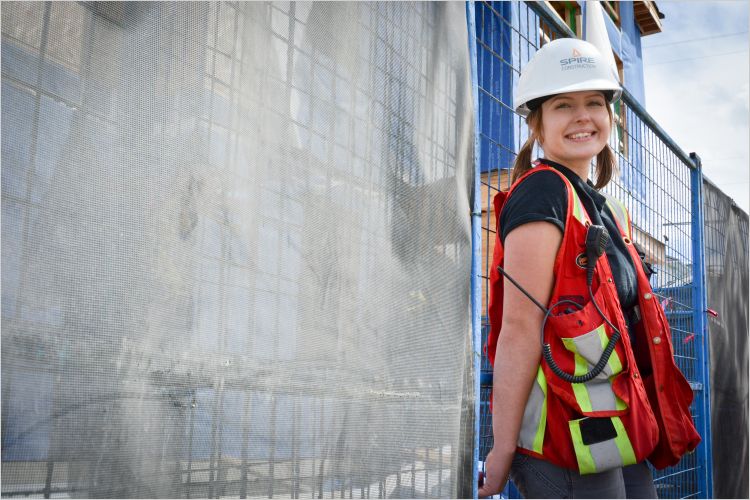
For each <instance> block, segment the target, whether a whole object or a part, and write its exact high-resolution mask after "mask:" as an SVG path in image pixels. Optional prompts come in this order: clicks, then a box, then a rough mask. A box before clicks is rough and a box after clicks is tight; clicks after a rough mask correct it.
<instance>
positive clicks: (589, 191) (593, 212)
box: [500, 159, 638, 310]
mask: <svg viewBox="0 0 750 500" xmlns="http://www.w3.org/2000/svg"><path fill="white" fill-rule="evenodd" d="M541 162H542V163H544V164H545V165H549V166H550V167H553V168H554V169H556V170H558V171H559V172H561V173H562V174H563V175H565V177H567V178H568V179H569V180H570V182H571V183H572V184H573V187H574V188H575V190H576V192H577V193H578V197H579V198H580V199H581V203H583V206H584V207H585V208H586V212H587V213H588V214H589V217H591V219H592V222H593V223H594V224H602V225H603V226H604V227H605V228H607V231H609V235H610V237H611V238H610V241H609V244H608V245H607V249H606V253H607V258H608V260H609V266H610V268H611V269H612V276H613V278H614V280H615V286H616V287H617V295H618V296H619V298H620V304H621V305H622V308H623V309H624V310H628V309H630V308H631V307H633V306H635V305H636V304H637V303H638V285H637V281H636V274H635V267H634V265H633V261H632V259H631V258H630V254H629V253H628V249H627V247H626V246H625V242H624V241H623V240H622V236H621V235H620V231H619V230H618V229H617V224H616V223H615V217H614V216H613V215H612V213H611V212H610V210H609V207H607V206H606V201H607V199H606V197H605V196H604V195H602V194H601V193H599V192H598V191H597V190H596V189H594V186H593V184H592V183H591V181H587V182H584V181H583V179H581V178H580V177H579V176H578V175H577V174H576V173H575V172H573V171H572V170H570V169H568V168H566V167H564V166H563V165H560V164H559V163H555V162H553V161H550V160H544V159H543V160H541ZM567 210H568V190H567V189H566V187H565V183H564V182H563V180H562V179H560V177H559V176H558V175H557V174H555V173H553V172H539V173H536V174H533V175H530V176H529V177H527V178H526V179H524V180H523V182H521V183H520V184H519V185H518V186H517V187H516V188H515V190H514V191H513V193H512V194H511V196H510V197H509V198H508V200H507V201H506V203H505V206H504V207H503V210H502V212H500V230H501V231H500V241H501V242H502V243H503V244H505V237H506V236H507V235H508V233H510V232H511V231H512V230H513V229H515V228H517V227H518V226H520V225H522V224H526V223H529V222H538V221H544V222H550V223H552V224H554V225H555V226H557V227H558V228H560V231H565V218H566V214H567Z"/></svg>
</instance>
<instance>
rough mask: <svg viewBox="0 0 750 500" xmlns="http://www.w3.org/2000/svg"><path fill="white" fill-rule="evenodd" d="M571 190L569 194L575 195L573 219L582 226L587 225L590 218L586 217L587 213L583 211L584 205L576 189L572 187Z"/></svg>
mask: <svg viewBox="0 0 750 500" xmlns="http://www.w3.org/2000/svg"><path fill="white" fill-rule="evenodd" d="M570 188H571V189H570V191H568V192H569V193H573V217H575V218H576V219H578V222H580V223H581V224H586V221H587V220H588V218H587V217H586V211H585V210H584V209H583V203H581V199H580V198H579V197H578V193H576V190H575V188H574V187H573V186H572V185H571V186H570Z"/></svg>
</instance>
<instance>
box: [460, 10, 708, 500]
mask: <svg viewBox="0 0 750 500" xmlns="http://www.w3.org/2000/svg"><path fill="white" fill-rule="evenodd" d="M475 8H476V11H475V15H476V19H475V22H476V47H477V72H478V81H477V85H478V87H479V88H478V92H479V96H480V97H479V105H478V108H479V122H480V123H479V130H478V134H479V141H480V155H481V157H480V158H481V168H480V170H481V176H482V178H481V182H482V206H483V213H482V240H483V248H482V251H483V254H482V266H483V271H482V278H483V286H482V303H483V311H484V313H483V314H484V316H483V325H482V326H483V329H482V331H483V343H484V341H486V336H487V333H488V331H489V328H488V325H487V324H486V323H487V314H486V311H487V304H488V302H489V287H488V286H487V284H488V278H489V274H490V268H489V266H490V264H491V259H492V255H493V249H494V241H495V237H496V235H495V233H496V228H495V213H494V209H493V204H492V199H493V198H494V196H495V194H497V193H498V192H499V191H501V190H507V189H508V188H509V187H510V175H509V173H510V168H511V166H512V163H513V160H514V158H515V152H516V151H518V150H519V149H520V147H521V145H522V144H523V143H524V142H525V141H526V139H527V137H528V131H527V128H526V125H525V123H524V122H523V120H522V119H521V118H520V117H519V116H517V115H515V113H514V112H513V109H512V88H513V86H514V85H515V83H516V82H517V80H518V76H519V74H520V69H521V68H522V67H523V66H524V65H525V64H526V62H528V61H529V59H530V58H531V57H532V56H533V54H534V53H535V52H536V50H537V49H538V48H539V47H541V45H542V44H543V43H545V42H546V41H548V40H552V39H555V38H559V37H563V36H572V33H571V31H570V28H569V27H568V26H566V25H565V23H564V22H563V21H562V19H560V18H559V17H556V15H555V14H554V13H553V12H552V11H551V10H550V9H549V7H547V6H545V5H543V4H540V3H537V2H528V3H526V2H478V3H477V4H476V7H475ZM614 111H615V126H614V127H613V130H612V135H611V137H610V146H611V147H612V149H613V150H614V151H615V153H616V156H617V163H618V167H619V176H616V178H615V179H614V180H613V182H611V183H610V184H609V185H608V186H607V188H606V189H605V191H606V192H608V193H609V194H611V195H613V196H614V197H616V198H618V199H619V200H621V201H622V202H623V203H624V204H625V205H626V207H627V208H628V210H629V212H630V215H631V219H632V223H633V232H634V240H635V242H636V243H637V244H638V245H639V246H640V247H641V248H642V249H643V250H644V251H645V254H646V257H645V260H646V261H647V262H648V263H650V264H651V265H652V266H653V268H654V270H655V271H656V274H655V275H654V276H653V277H652V278H651V284H652V287H653V288H654V291H655V293H656V294H657V295H658V298H659V300H660V301H661V303H662V306H663V307H664V309H665V311H666V313H667V317H668V320H669V322H670V326H671V331H672V341H673V344H674V349H675V359H676V361H677V365H678V366H679V368H680V369H681V370H682V372H683V373H684V374H685V376H686V378H687V379H688V380H689V381H690V382H691V386H692V387H693V389H694V394H695V399H694V402H693V405H692V406H691V413H692V415H693V418H694V420H695V424H696V427H697V428H698V429H699V432H700V433H701V435H702V437H703V439H704V442H703V443H702V444H701V445H700V447H699V448H698V449H697V450H696V452H694V453H692V454H688V455H686V456H685V457H684V458H683V459H682V461H681V462H680V463H679V464H677V465H676V466H674V467H670V468H667V469H665V470H662V471H654V480H655V484H656V488H657V492H658V494H659V496H660V497H661V498H684V497H705V496H710V494H711V486H710V474H711V466H710V456H709V455H708V454H707V452H706V450H707V449H709V450H710V446H709V447H708V448H706V442H707V441H708V440H709V438H710V417H709V414H708V398H707V391H708V372H707V368H706V367H707V355H708V351H707V338H706V335H705V325H706V319H705V309H706V308H705V306H704V300H705V287H704V286H703V284H702V283H703V276H702V272H703V271H702V266H703V263H702V259H703V257H702V252H703V249H702V247H701V244H702V242H701V239H700V236H701V232H702V226H701V221H702V218H701V208H700V203H699V201H700V189H696V182H700V180H698V179H700V173H699V171H697V170H696V169H695V164H694V161H693V160H692V159H691V158H689V157H688V156H687V155H686V154H685V153H684V152H682V151H681V150H680V149H679V148H678V147H677V146H676V145H675V144H674V143H673V142H672V141H671V139H669V137H668V136H667V134H665V133H664V132H663V131H662V130H661V129H660V128H659V126H658V124H656V123H655V122H654V121H653V120H652V119H651V118H650V117H649V116H648V114H647V113H646V112H645V111H644V110H643V108H642V107H641V106H640V105H639V104H638V103H637V102H636V101H635V99H634V98H633V97H632V96H631V95H630V94H628V93H627V92H625V94H624V96H623V99H622V101H621V102H620V103H619V104H618V105H617V106H616V107H615V110H614ZM537 153H539V152H538V151H537ZM696 172H697V175H696ZM481 370H482V380H483V381H484V385H483V387H482V389H481V395H482V402H481V405H482V416H481V431H480V432H481V434H480V436H481V442H480V460H484V457H485V456H486V453H487V452H488V451H489V449H490V448H491V443H492V441H491V440H492V428H491V418H490V416H489V398H490V396H491V388H490V386H489V384H490V383H491V382H490V381H491V375H492V372H491V367H490V365H489V362H488V360H487V358H486V356H483V359H482V367H481ZM505 494H506V495H508V494H510V495H515V494H517V493H516V492H515V491H514V490H513V489H510V490H508V491H506V492H505Z"/></svg>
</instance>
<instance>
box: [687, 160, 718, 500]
mask: <svg viewBox="0 0 750 500" xmlns="http://www.w3.org/2000/svg"><path fill="white" fill-rule="evenodd" d="M690 159H691V160H692V163H693V165H694V167H695V168H692V169H690V170H691V171H690V187H691V204H692V207H691V208H692V213H693V216H692V218H691V226H692V236H693V248H692V251H693V328H694V329H695V333H696V336H698V335H700V340H701V341H700V344H699V345H700V352H699V353H698V356H697V360H696V364H697V366H696V369H697V370H696V373H698V374H700V377H701V382H702V384H703V386H702V388H701V390H700V391H698V394H697V396H698V401H697V402H696V403H697V404H696V410H697V413H698V417H699V420H700V422H699V425H698V427H699V428H700V433H701V437H702V441H701V444H700V445H698V449H697V450H696V453H697V454H698V458H699V463H702V465H703V469H702V470H701V471H700V473H699V474H698V491H699V492H701V493H702V494H701V497H703V498H713V460H712V456H711V454H712V447H711V386H710V379H711V371H710V361H711V360H710V350H709V338H708V322H707V320H706V314H707V310H708V303H707V300H706V261H705V251H704V246H703V228H704V225H703V169H702V168H701V167H702V164H701V159H700V157H699V156H698V155H697V154H695V153H690Z"/></svg>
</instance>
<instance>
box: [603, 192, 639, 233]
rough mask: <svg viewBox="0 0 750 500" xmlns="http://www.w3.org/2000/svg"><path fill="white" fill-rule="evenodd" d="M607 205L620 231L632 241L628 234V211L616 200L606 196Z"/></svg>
mask: <svg viewBox="0 0 750 500" xmlns="http://www.w3.org/2000/svg"><path fill="white" fill-rule="evenodd" d="M607 205H608V206H609V210H610V212H612V215H614V216H615V218H616V219H617V222H618V223H619V224H620V227H621V228H622V230H623V231H625V234H626V235H627V237H628V238H630V239H633V236H632V235H631V234H630V216H629V215H628V209H627V208H625V204H624V203H623V202H621V201H620V200H618V199H617V198H614V197H612V196H609V195H607Z"/></svg>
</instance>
